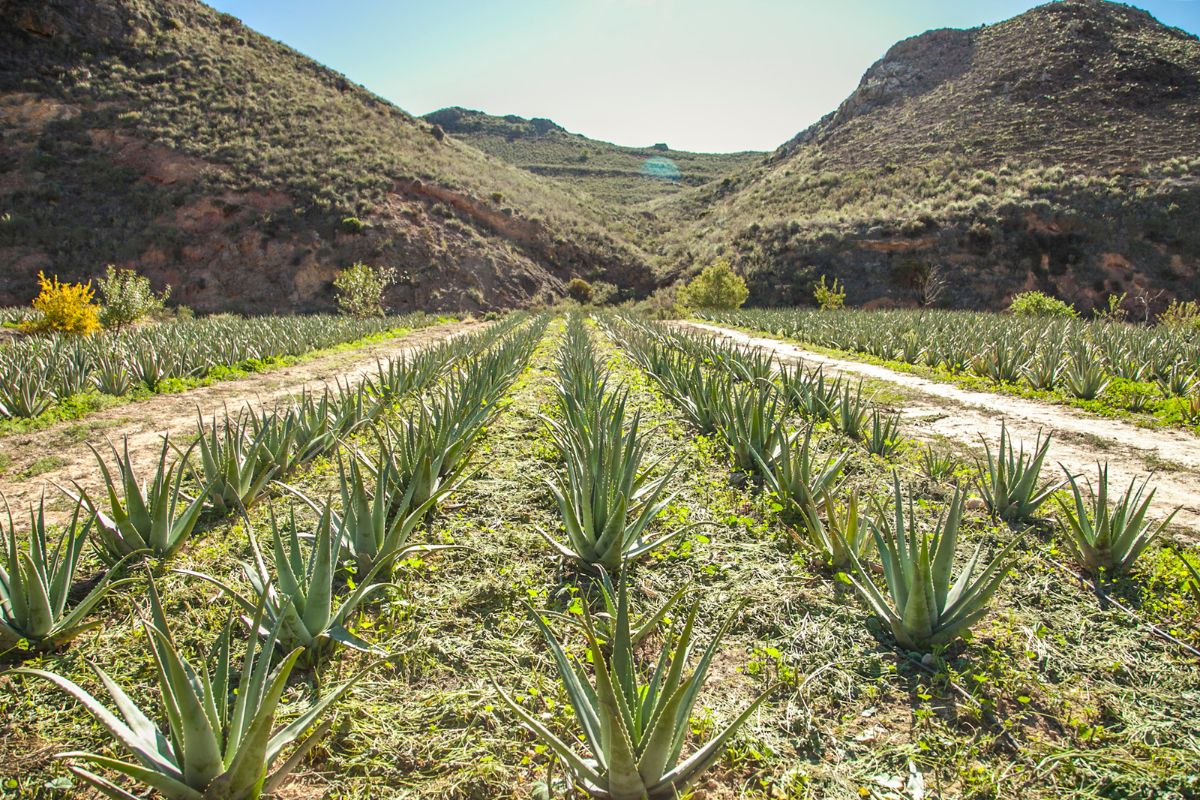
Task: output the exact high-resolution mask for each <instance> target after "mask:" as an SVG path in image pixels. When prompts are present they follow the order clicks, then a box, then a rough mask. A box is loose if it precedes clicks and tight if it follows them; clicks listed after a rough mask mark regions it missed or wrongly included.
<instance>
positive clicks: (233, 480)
mask: <svg viewBox="0 0 1200 800" xmlns="http://www.w3.org/2000/svg"><path fill="white" fill-rule="evenodd" d="M196 423H197V430H198V433H199V436H197V438H196V444H197V445H198V450H197V452H198V454H199V462H200V463H199V468H198V470H197V472H198V475H197V478H198V480H199V482H200V483H201V485H204V486H207V487H208V493H207V494H206V495H205V500H206V501H207V502H208V504H209V505H210V506H211V507H212V509H213V511H215V512H216V513H217V514H219V515H221V516H225V515H227V514H231V513H233V512H235V511H238V510H241V509H245V508H248V507H249V506H250V505H251V504H252V503H253V502H254V501H255V500H256V499H257V498H258V496H259V495H260V494H261V493H262V491H263V489H264V488H265V487H266V485H267V482H268V481H270V480H271V479H272V478H273V477H275V474H276V472H277V470H278V467H277V465H276V464H275V463H274V461H273V460H272V457H271V451H270V450H268V448H267V444H268V440H269V438H270V435H271V433H272V431H269V430H267V429H265V428H263V429H259V431H258V432H257V433H253V434H252V433H251V430H252V427H253V426H252V424H251V423H250V422H249V421H247V420H246V418H245V417H244V416H243V417H230V416H229V414H228V413H226V414H225V418H224V420H223V421H222V422H221V423H220V424H218V422H217V418H216V417H213V420H212V425H211V426H205V424H204V419H203V418H198V419H197V421H196Z"/></svg>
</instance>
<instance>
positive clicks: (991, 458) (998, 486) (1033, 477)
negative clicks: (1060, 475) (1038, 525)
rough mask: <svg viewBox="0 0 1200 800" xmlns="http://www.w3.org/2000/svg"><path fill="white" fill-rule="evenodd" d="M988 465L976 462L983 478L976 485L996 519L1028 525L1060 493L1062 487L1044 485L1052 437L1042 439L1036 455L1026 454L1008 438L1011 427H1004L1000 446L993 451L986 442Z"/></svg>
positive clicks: (1035, 448) (1002, 427)
mask: <svg viewBox="0 0 1200 800" xmlns="http://www.w3.org/2000/svg"><path fill="white" fill-rule="evenodd" d="M983 448H984V452H985V455H986V459H985V461H986V463H985V462H981V461H978V460H976V466H977V467H978V468H979V474H980V477H979V478H977V479H976V485H977V486H978V488H979V492H980V494H982V495H983V502H984V503H985V504H986V505H987V509H988V511H989V512H990V513H991V514H992V516H993V517H995V518H997V519H1001V520H1004V521H1005V522H1024V521H1027V520H1030V519H1033V517H1034V515H1035V514H1037V512H1038V509H1040V508H1041V507H1042V505H1043V504H1044V503H1045V502H1046V501H1047V500H1049V499H1050V498H1051V497H1052V496H1053V495H1054V493H1055V492H1057V491H1058V490H1059V489H1060V488H1061V487H1062V484H1061V483H1060V484H1055V485H1049V486H1041V485H1040V484H1041V475H1042V465H1043V464H1044V463H1045V461H1046V455H1047V454H1048V453H1049V452H1050V437H1049V436H1047V437H1046V438H1044V439H1043V438H1042V437H1041V436H1040V435H1039V436H1038V439H1037V442H1036V444H1035V445H1034V448H1033V452H1032V453H1029V454H1026V453H1025V447H1024V445H1022V446H1021V447H1019V448H1016V449H1014V448H1013V446H1012V442H1011V441H1010V440H1009V437H1008V426H1006V425H1004V424H1001V426H1000V446H999V448H997V450H996V452H994V453H993V452H992V448H991V446H990V445H989V444H988V442H987V440H986V439H984V440H983Z"/></svg>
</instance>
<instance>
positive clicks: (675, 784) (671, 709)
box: [493, 580, 767, 800]
mask: <svg viewBox="0 0 1200 800" xmlns="http://www.w3.org/2000/svg"><path fill="white" fill-rule="evenodd" d="M698 608H699V603H697V604H696V605H694V606H693V607H692V608H691V610H690V611H689V613H688V614H687V615H686V616H683V617H681V618H680V619H678V620H677V621H676V624H675V626H674V628H673V631H672V634H673V636H672V638H673V639H674V640H675V645H674V648H673V649H672V647H671V646H670V644H669V643H668V644H665V645H664V647H663V649H662V652H661V654H660V656H659V658H658V661H657V664H656V666H655V667H654V669H653V670H652V671H651V672H650V673H649V674H648V675H645V674H643V672H642V670H641V669H640V668H639V666H638V663H637V659H636V656H635V653H634V645H633V634H632V633H631V625H630V619H629V597H628V588H627V585H626V582H625V581H624V580H622V581H621V582H620V585H619V587H618V591H617V614H616V619H615V620H614V625H615V635H614V637H613V640H612V642H611V653H610V652H609V651H608V650H607V649H606V648H605V647H604V646H603V645H602V644H601V642H600V639H599V637H598V636H597V634H596V630H595V625H594V621H593V620H592V618H591V616H590V614H589V613H588V611H587V610H586V608H585V609H584V617H583V628H584V633H585V636H586V638H587V643H588V662H589V663H590V664H591V665H592V668H593V671H594V674H595V680H594V684H589V683H588V681H587V675H586V671H585V666H584V664H583V663H573V662H572V661H571V659H570V658H569V657H568V656H567V654H566V652H565V650H564V649H563V646H562V645H561V644H560V643H559V641H558V639H556V638H555V636H554V634H553V632H551V630H550V628H549V626H548V625H547V624H546V623H545V621H543V619H542V617H541V615H540V614H538V613H537V612H536V611H535V610H534V609H533V608H529V615H530V618H531V619H532V620H533V622H534V624H535V625H536V626H537V627H538V629H539V630H540V631H541V632H542V635H543V636H544V637H545V639H546V643H547V645H548V646H549V647H550V652H551V654H552V655H553V657H554V662H555V665H556V666H557V668H558V672H559V675H560V677H561V679H562V682H563V685H564V686H565V687H566V690H567V695H568V697H569V698H570V701H571V705H572V707H573V708H574V710H575V719H576V720H577V721H578V723H579V725H580V726H581V728H582V731H581V733H582V737H581V738H582V739H583V740H584V741H585V742H586V743H587V746H588V748H589V750H590V751H591V757H590V758H587V757H584V756H581V755H580V754H579V753H578V752H577V751H576V749H575V748H574V747H573V746H572V745H571V744H568V743H567V742H564V741H563V740H562V739H560V738H559V737H558V736H556V735H555V734H554V733H552V732H551V731H550V730H549V729H548V728H547V727H546V726H545V725H544V724H543V723H542V722H541V721H540V720H539V719H538V718H537V717H536V716H534V715H533V714H531V713H530V712H528V711H526V710H525V709H524V708H523V707H522V706H521V705H520V704H518V703H517V702H516V701H515V700H513V699H512V698H511V697H509V695H508V694H507V693H506V692H504V691H503V690H502V689H501V688H500V687H499V686H496V685H495V683H493V686H495V689H496V692H497V694H498V695H499V696H500V698H501V699H502V700H503V701H504V703H505V704H506V705H507V706H508V707H509V708H511V709H512V711H513V713H515V714H516V715H517V717H518V718H519V719H520V720H521V722H522V723H524V725H525V726H526V727H527V728H528V729H529V730H530V731H532V732H533V733H534V735H536V736H537V737H538V738H539V739H540V740H542V741H543V742H545V744H546V745H547V746H548V747H549V748H550V749H551V750H553V751H554V754H555V755H556V756H558V757H559V758H560V759H562V762H563V764H565V765H566V767H567V769H568V770H570V772H571V774H572V776H573V777H574V779H575V782H576V783H577V784H578V785H579V786H580V787H581V788H582V789H583V790H584V791H586V792H587V793H588V795H590V796H591V797H594V798H599V799H600V800H668V798H676V797H678V796H679V795H680V793H681V792H683V791H684V790H686V789H687V787H688V786H690V785H691V784H693V783H695V781H696V780H697V779H698V778H699V777H700V775H701V774H702V773H703V772H704V771H705V770H706V769H708V768H709V767H710V766H711V765H712V764H713V763H714V762H715V761H716V760H717V759H718V758H720V756H721V753H722V751H723V749H724V747H725V745H726V743H727V742H728V741H729V739H730V738H731V737H732V736H733V735H734V733H736V732H737V730H738V728H740V727H741V726H742V725H743V724H744V723H745V722H746V720H747V719H749V717H750V715H751V714H753V713H754V711H755V709H757V708H758V707H759V705H760V704H761V703H762V702H763V700H764V699H765V698H766V696H767V693H765V692H764V693H763V694H762V695H759V697H758V698H757V699H755V700H754V701H753V702H752V703H750V705H749V706H748V707H747V708H746V709H745V710H744V711H742V713H741V714H739V715H738V716H737V718H735V719H734V720H733V721H732V722H731V723H730V724H729V725H728V726H726V727H725V728H724V729H723V730H722V731H721V732H720V733H718V734H717V735H716V736H714V737H712V738H711V739H710V740H709V741H707V742H706V743H705V744H704V745H703V746H701V747H700V748H699V749H697V750H696V752H694V753H693V754H692V755H690V756H689V757H688V758H687V759H685V760H683V761H682V762H681V761H680V760H679V758H680V755H681V753H682V752H683V745H684V742H685V740H686V738H687V734H688V731H689V730H690V729H691V722H690V718H691V714H692V709H693V708H694V707H695V705H696V701H697V699H698V698H699V694H700V689H701V688H702V687H703V685H704V680H705V678H706V677H707V675H708V670H709V667H710V666H711V664H712V660H713V657H714V656H715V655H716V652H717V648H718V647H719V645H720V643H721V640H722V639H723V638H724V636H725V633H726V632H727V631H728V630H729V627H730V625H731V624H732V622H733V616H730V618H729V619H728V620H727V621H726V622H725V624H724V625H722V626H721V629H720V630H719V631H718V632H717V635H716V636H715V637H714V638H713V640H712V642H711V643H710V644H709V646H708V647H707V648H706V649H705V650H704V652H703V654H702V655H701V656H700V658H699V660H698V661H697V663H696V666H695V667H694V668H693V669H692V671H691V673H690V674H685V670H686V669H687V664H688V661H689V660H690V656H691V652H692V648H693V639H694V625H695V618H696V611H697V609H698ZM734 614H735V615H736V612H734Z"/></svg>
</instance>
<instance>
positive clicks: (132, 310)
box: [96, 264, 171, 330]
mask: <svg viewBox="0 0 1200 800" xmlns="http://www.w3.org/2000/svg"><path fill="white" fill-rule="evenodd" d="M96 288H97V289H99V290H100V296H101V297H102V298H104V304H103V308H102V309H101V311H100V321H101V322H102V323H104V327H106V328H116V329H117V330H120V329H121V328H122V327H124V326H125V325H129V324H132V323H134V322H137V321H138V320H140V319H144V318H145V317H148V316H150V315H152V314H155V313H157V312H159V311H161V310H162V307H163V303H165V302H166V301H167V298H168V297H170V296H171V287H170V286H167V287H166V288H165V289H163V292H162V294H159V295H156V294H155V293H154V289H153V287H151V286H150V279H149V278H147V277H144V276H142V275H138V274H137V273H136V272H134V271H133V270H131V269H117V268H116V267H114V266H113V265H112V264H109V265H108V268H107V269H106V270H105V273H104V277H103V278H101V279H100V280H99V281H98V282H97V284H96Z"/></svg>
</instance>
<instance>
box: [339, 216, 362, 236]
mask: <svg viewBox="0 0 1200 800" xmlns="http://www.w3.org/2000/svg"><path fill="white" fill-rule="evenodd" d="M366 229H367V223H365V222H363V221H362V220H361V219H359V218H358V217H346V218H344V219H343V220H342V230H343V231H344V232H345V233H362V232H363V231H365V230H366Z"/></svg>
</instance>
